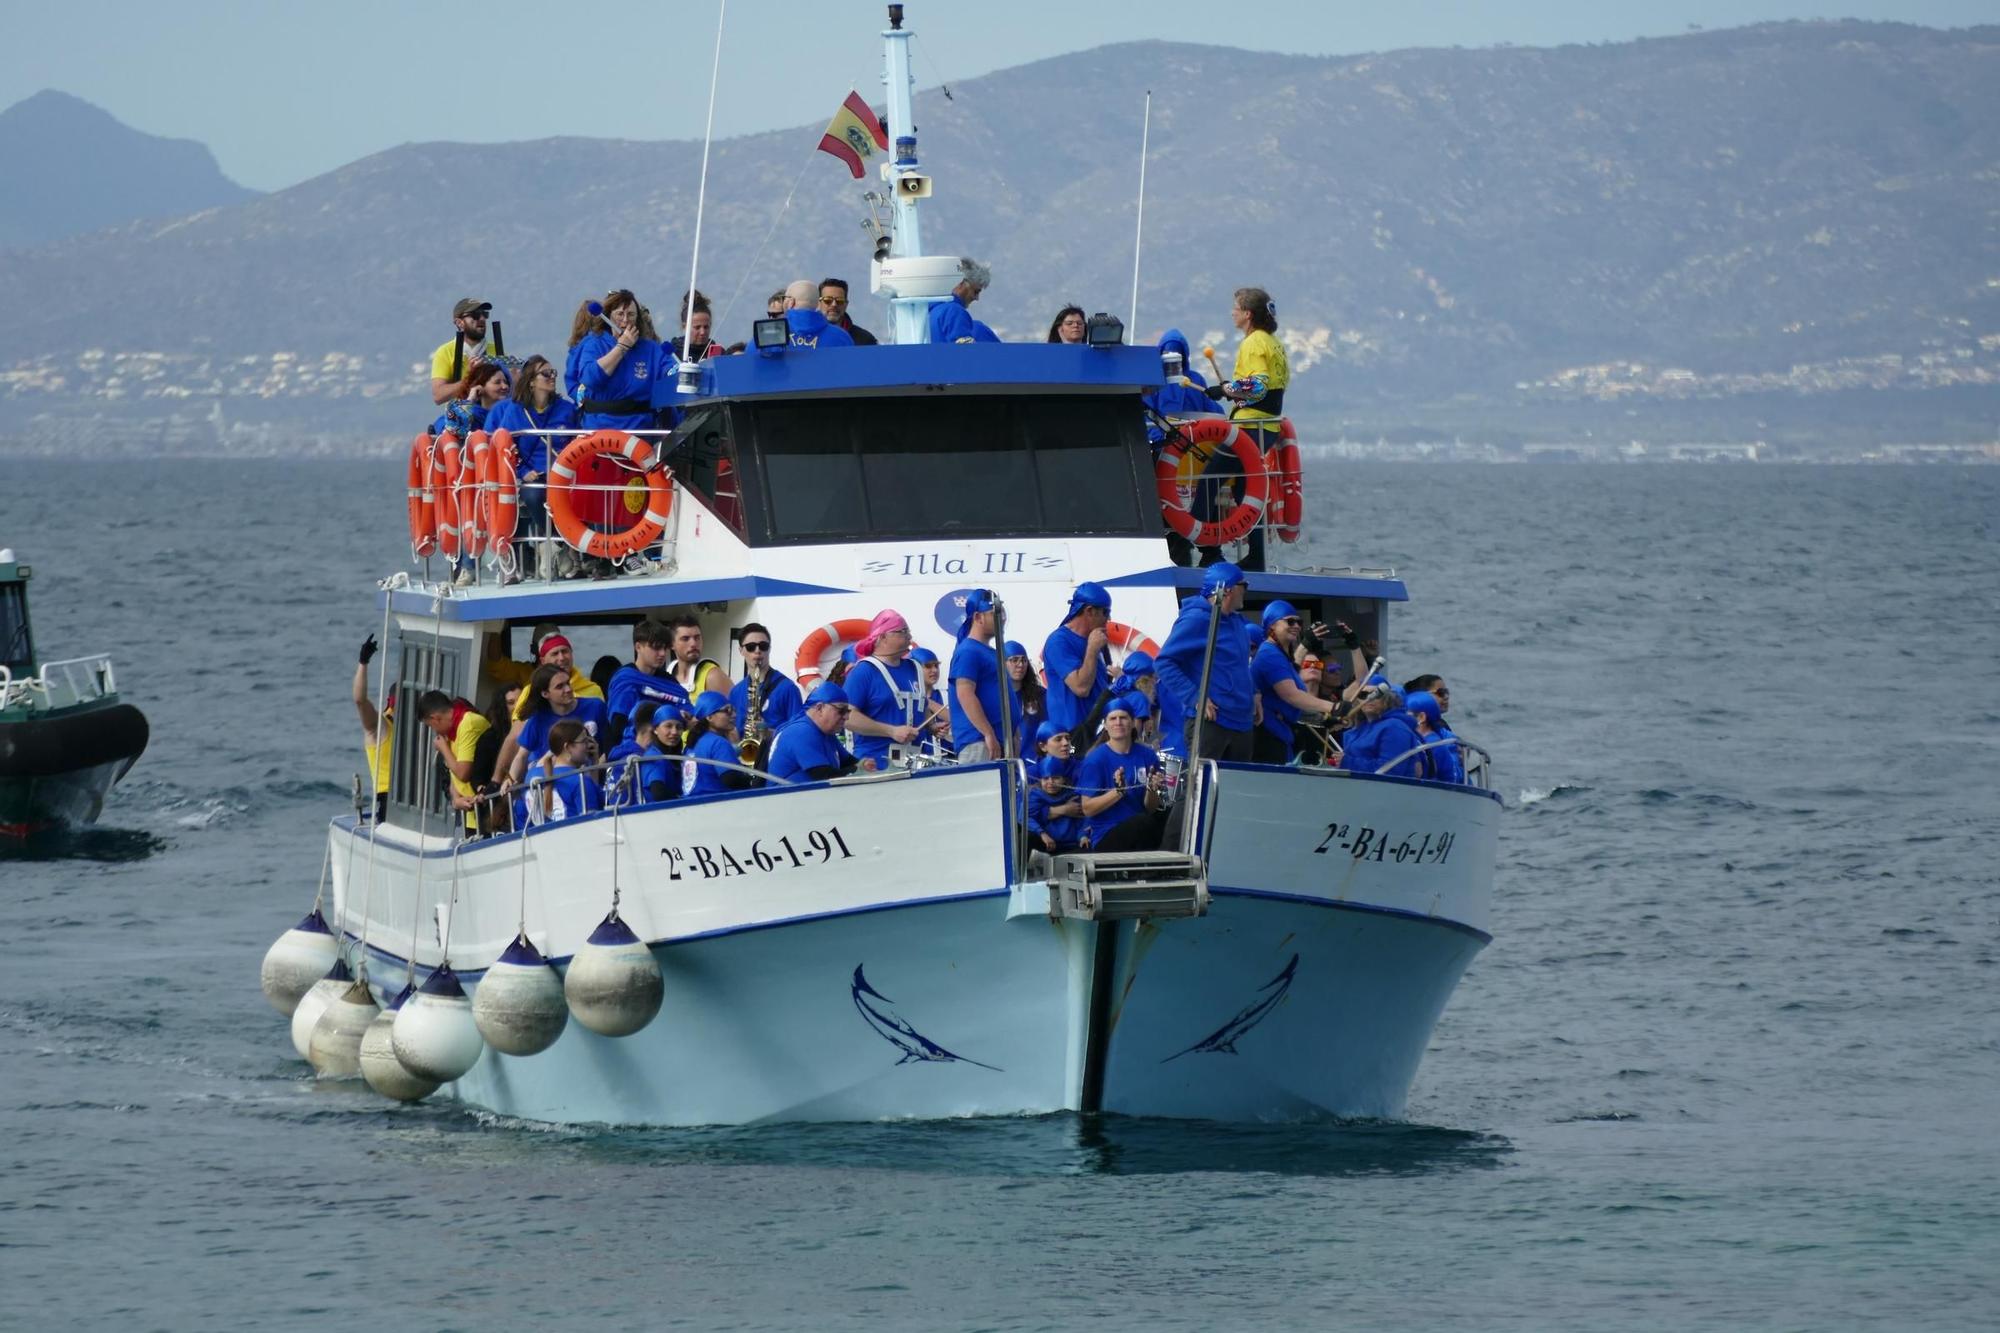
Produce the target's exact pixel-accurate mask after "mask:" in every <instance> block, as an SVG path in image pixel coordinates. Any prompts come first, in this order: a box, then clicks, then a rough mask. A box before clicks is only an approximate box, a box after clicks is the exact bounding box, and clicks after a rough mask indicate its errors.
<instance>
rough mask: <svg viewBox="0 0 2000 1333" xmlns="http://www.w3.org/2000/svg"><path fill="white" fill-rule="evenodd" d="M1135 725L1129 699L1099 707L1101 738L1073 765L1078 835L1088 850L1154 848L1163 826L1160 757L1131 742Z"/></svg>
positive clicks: (1164, 817)
mask: <svg viewBox="0 0 2000 1333" xmlns="http://www.w3.org/2000/svg"><path fill="white" fill-rule="evenodd" d="M1137 726H1138V721H1137V717H1136V714H1135V710H1134V704H1133V698H1132V696H1131V695H1120V696H1119V697H1117V698H1116V699H1113V700H1112V701H1111V702H1110V703H1109V704H1107V705H1105V708H1104V739H1103V740H1101V741H1099V742H1098V743H1097V746H1096V747H1095V748H1094V749H1092V750H1091V752H1090V753H1089V754H1087V755H1085V756H1084V757H1083V762H1082V763H1081V764H1079V765H1077V770H1076V790H1077V794H1078V795H1079V796H1081V797H1083V819H1084V831H1085V834H1086V836H1087V837H1088V838H1089V839H1090V846H1091V850H1092V851H1098V852H1131V851H1141V850H1150V849H1152V848H1155V847H1158V846H1159V845H1160V838H1161V834H1162V833H1163V832H1164V830H1165V827H1166V814H1165V813H1164V812H1163V811H1162V810H1161V808H1160V807H1161V805H1162V803H1163V801H1164V796H1163V794H1162V793H1163V792H1164V790H1165V779H1164V776H1163V774H1162V772H1161V769H1160V756H1159V755H1157V754H1155V753H1154V752H1153V750H1152V747H1151V746H1147V745H1141V744H1140V743H1139V742H1138V741H1137V740H1136V739H1134V732H1135V729H1136V728H1137Z"/></svg>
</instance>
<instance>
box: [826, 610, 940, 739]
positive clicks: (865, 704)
mask: <svg viewBox="0 0 2000 1333" xmlns="http://www.w3.org/2000/svg"><path fill="white" fill-rule="evenodd" d="M854 652H855V663H854V665H853V666H852V667H850V668H848V672H847V676H846V678H845V679H844V680H842V681H841V682H840V685H841V688H842V689H844V690H846V691H847V702H848V703H849V704H850V705H852V707H853V711H852V712H850V713H849V714H848V716H847V729H848V732H849V733H850V734H851V735H852V736H853V737H854V753H855V754H856V755H857V756H859V757H860V758H862V759H872V760H874V761H875V767H876V768H880V769H886V768H888V767H889V766H890V765H891V764H900V763H903V762H905V761H906V760H907V759H908V758H909V757H910V754H911V751H912V750H913V748H914V747H915V745H916V743H917V742H918V741H920V740H921V739H923V727H922V725H921V723H922V722H923V718H924V687H923V682H922V680H921V679H920V675H919V672H918V670H917V664H916V663H915V662H912V661H910V660H909V653H910V625H909V622H908V621H906V620H904V619H903V617H902V616H901V615H899V614H897V613H896V612H894V611H882V612H880V613H879V614H877V615H876V617H875V619H874V620H873V621H871V622H870V623H869V625H868V632H867V633H866V634H864V635H862V636H861V639H860V641H859V642H858V643H856V644H855V645H854Z"/></svg>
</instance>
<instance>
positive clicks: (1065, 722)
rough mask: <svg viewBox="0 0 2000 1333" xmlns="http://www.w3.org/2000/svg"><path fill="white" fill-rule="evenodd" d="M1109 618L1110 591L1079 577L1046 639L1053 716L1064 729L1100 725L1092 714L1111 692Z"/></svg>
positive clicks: (1045, 670)
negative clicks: (1107, 631) (1057, 621)
mask: <svg viewBox="0 0 2000 1333" xmlns="http://www.w3.org/2000/svg"><path fill="white" fill-rule="evenodd" d="M1110 623H1111V594H1110V593H1108V592H1106V591H1105V590H1104V586H1103V585H1102V584H1098V583H1079V584H1077V585H1076V591H1075V592H1073V593H1071V594H1070V596H1069V609H1068V610H1067V611H1066V612H1064V613H1063V623H1062V624H1060V625H1058V626H1056V627H1055V628H1054V629H1053V630H1051V631H1049V637H1048V638H1047V639H1045V640H1043V641H1042V671H1043V673H1044V674H1045V675H1046V676H1047V677H1048V682H1049V687H1048V713H1049V721H1051V722H1053V723H1055V724H1056V725H1057V726H1058V727H1061V728H1062V729H1063V730H1064V731H1068V732H1076V731H1085V732H1086V733H1087V734H1095V732H1096V730H1097V728H1096V724H1095V723H1094V722H1092V721H1091V715H1092V714H1093V713H1094V712H1096V711H1097V710H1098V708H1099V706H1100V705H1101V704H1102V703H1103V702H1104V701H1105V700H1106V699H1107V698H1109V697H1110V694H1111V647H1110V644H1109V642H1108V641H1107V640H1106V638H1105V633H1106V630H1105V626H1107V625H1109V624H1110ZM1086 723H1090V725H1089V726H1088V727H1086V725H1085V724H1086Z"/></svg>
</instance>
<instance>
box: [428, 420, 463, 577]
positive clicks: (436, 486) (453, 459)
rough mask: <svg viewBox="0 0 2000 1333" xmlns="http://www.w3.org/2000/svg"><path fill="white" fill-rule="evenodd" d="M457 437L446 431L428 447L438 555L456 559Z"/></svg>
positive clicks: (458, 454) (458, 453) (458, 451)
mask: <svg viewBox="0 0 2000 1333" xmlns="http://www.w3.org/2000/svg"><path fill="white" fill-rule="evenodd" d="M459 456H460V450H459V446H458V436H456V435H454V434H452V433H451V432H450V431H446V432H445V433H444V434H442V435H440V436H438V437H437V444H436V446H435V447H434V448H433V449H432V450H431V491H432V493H433V494H434V495H435V497H436V500H437V548H438V554H439V555H442V556H444V557H445V558H446V559H448V560H456V559H457V558H458V495H457V491H456V486H457V483H458V467H459Z"/></svg>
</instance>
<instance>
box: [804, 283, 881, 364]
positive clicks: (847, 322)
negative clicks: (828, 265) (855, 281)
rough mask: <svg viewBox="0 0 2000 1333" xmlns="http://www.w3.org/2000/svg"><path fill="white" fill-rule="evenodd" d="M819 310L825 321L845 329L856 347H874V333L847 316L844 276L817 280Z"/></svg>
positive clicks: (875, 341)
mask: <svg viewBox="0 0 2000 1333" xmlns="http://www.w3.org/2000/svg"><path fill="white" fill-rule="evenodd" d="M819 312H820V313H821V314H822V315H825V316H826V322H827V323H829V324H831V325H833V326H834V327H835V328H838V329H845V330H847V336H848V337H850V338H852V339H854V345H855V346H856V347H874V346H875V345H876V344H877V342H878V341H879V340H878V339H877V338H876V337H875V335H874V334H872V333H870V332H869V331H868V330H866V329H864V328H862V327H861V326H860V325H859V324H856V323H855V322H854V321H853V320H851V319H849V318H848V317H847V279H845V278H821V279H820V280H819Z"/></svg>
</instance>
